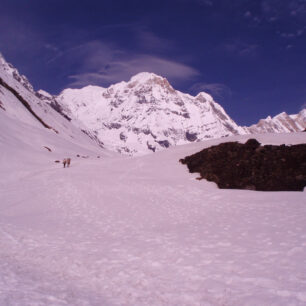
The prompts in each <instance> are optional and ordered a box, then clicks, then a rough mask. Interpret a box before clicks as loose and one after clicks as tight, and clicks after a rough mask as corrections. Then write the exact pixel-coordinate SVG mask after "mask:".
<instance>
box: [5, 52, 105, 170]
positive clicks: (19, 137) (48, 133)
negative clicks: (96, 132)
mask: <svg viewBox="0 0 306 306" xmlns="http://www.w3.org/2000/svg"><path fill="white" fill-rule="evenodd" d="M0 106H1V107H0V130H1V141H2V142H1V147H2V149H1V152H2V154H1V158H3V159H6V158H8V156H7V155H6V154H7V152H8V151H7V150H6V149H5V144H6V143H11V144H12V142H13V143H14V148H15V150H16V151H18V152H19V154H20V155H22V154H27V152H28V151H29V150H27V149H26V148H28V149H29V148H32V149H34V148H35V150H38V151H41V150H43V151H46V152H47V149H46V148H45V147H48V148H50V149H51V150H52V152H55V154H56V153H61V154H62V155H64V156H65V154H69V155H70V154H72V153H73V154H74V153H76V152H78V153H79V154H85V153H84V152H88V151H90V152H96V153H95V154H97V152H103V151H102V150H101V147H100V146H99V143H97V142H96V141H93V140H91V139H90V138H89V137H88V136H87V135H85V134H84V133H83V132H82V131H81V130H80V128H79V127H75V126H73V125H72V124H71V123H70V122H69V120H68V119H67V118H65V117H63V116H62V115H60V114H59V113H58V112H57V111H55V110H54V109H53V108H52V107H51V106H50V104H48V103H46V102H45V101H43V100H42V99H39V98H38V97H37V94H36V93H35V92H34V90H33V87H32V86H31V84H30V83H29V82H28V80H27V79H26V77H24V76H20V74H19V73H18V71H17V70H16V69H15V68H13V66H11V65H10V64H8V63H6V61H5V60H4V59H3V57H2V56H0ZM25 135H26V136H25ZM83 151H84V152H83ZM9 154H10V153H9ZM58 157H59V156H58ZM29 158H30V156H29ZM30 159H31V158H30ZM7 166H8V168H9V167H10V166H11V165H9V164H8V165H7Z"/></svg>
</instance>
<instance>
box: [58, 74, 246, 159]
mask: <svg viewBox="0 0 306 306" xmlns="http://www.w3.org/2000/svg"><path fill="white" fill-rule="evenodd" d="M56 100H57V102H58V103H59V104H60V105H61V106H62V108H63V109H64V110H65V111H66V114H67V116H69V117H71V118H73V119H74V122H76V121H79V122H80V123H81V124H82V125H84V126H86V127H87V129H88V130H89V131H91V132H92V133H94V134H95V135H97V137H98V138H99V139H100V140H101V141H102V142H103V143H104V144H105V145H106V146H107V147H109V148H111V149H112V150H115V151H118V152H122V153H128V154H130V155H133V154H144V153H148V152H152V151H153V152H155V151H158V150H162V149H164V148H167V147H170V146H173V145H177V144H184V143H188V142H194V141H201V140H204V139H207V138H216V137H222V136H229V135H233V134H243V133H245V132H244V129H242V128H240V127H239V126H237V125H236V123H235V122H234V121H233V120H231V119H230V118H229V116H228V115H227V114H226V112H225V111H224V109H223V108H222V107H221V106H220V105H219V104H218V103H216V102H215V101H214V100H213V98H212V97H211V96H210V95H208V94H206V93H200V94H199V95H197V96H196V97H193V96H191V95H189V94H184V93H182V92H179V91H177V90H175V89H174V88H173V87H172V86H171V85H170V83H169V82H168V80H167V79H165V78H163V77H161V76H158V75H156V74H154V73H148V72H143V73H139V74H137V75H135V76H133V77H132V78H131V79H130V81H128V82H120V83H118V84H114V85H112V86H110V87H109V88H102V87H85V88H82V89H69V90H65V91H63V92H62V93H61V94H60V95H59V96H58V97H57V98H56ZM206 102H207V103H206Z"/></svg>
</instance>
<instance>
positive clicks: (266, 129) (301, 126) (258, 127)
mask: <svg viewBox="0 0 306 306" xmlns="http://www.w3.org/2000/svg"><path fill="white" fill-rule="evenodd" d="M305 129H306V109H303V110H301V111H300V112H299V113H298V114H297V115H288V114H286V113H285V112H283V113H280V114H278V115H276V116H275V117H273V118H271V117H270V116H269V117H267V118H266V119H261V120H259V122H258V123H257V124H253V125H251V126H250V127H246V131H247V132H249V133H251V134H258V133H291V132H299V131H303V130H305Z"/></svg>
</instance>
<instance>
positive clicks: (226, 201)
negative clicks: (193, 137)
mask: <svg viewBox="0 0 306 306" xmlns="http://www.w3.org/2000/svg"><path fill="white" fill-rule="evenodd" d="M0 116H1V117H0V127H1V134H0V151H1V155H0V173H1V176H0V305H6V306H7V305H9V306H13V305H18V306H19V305H23V306H27V305H31V306H32V305H75V306H78V305H133V306H137V305H176V306H177V305H190V306H191V305H192V306H195V305H201V306H202V305H205V306H206V305H211V306H221V305H222V306H224V305H232V306H239V305H244V306H245V305H250V306H251V305H261V306H265V305H275V306H282V305H283V306H287V305H305V304H306V277H305V276H306V225H305V224H306V201H305V200H306V197H305V191H304V192H256V191H242V190H220V189H218V188H217V187H216V185H215V184H214V183H209V182H207V181H205V180H201V181H198V180H196V179H195V178H196V176H197V175H191V174H189V173H188V170H187V168H186V166H183V165H181V164H180V163H179V162H178V160H179V159H180V158H183V157H185V156H186V155H190V154H192V153H195V152H198V151H200V150H201V149H203V148H205V147H209V146H211V145H215V144H218V143H220V142H224V141H232V140H238V141H241V142H245V141H246V140H247V139H248V138H249V137H248V136H234V137H229V138H222V139H218V140H208V141H205V142H201V143H193V144H189V145H183V146H177V147H173V148H170V149H168V150H164V151H161V152H158V153H155V154H151V155H146V156H141V157H133V158H128V157H122V156H118V155H115V154H113V155H112V154H104V155H101V158H97V151H94V150H92V151H89V150H88V149H86V147H84V146H83V147H82V146H81V145H79V146H76V145H75V144H74V143H72V142H68V141H64V140H62V139H61V138H59V137H58V135H56V134H54V133H53V134H50V135H52V137H50V135H49V134H47V135H49V137H50V143H48V144H49V146H52V149H53V151H52V152H48V151H47V150H44V149H42V148H41V145H42V140H43V139H44V137H46V134H45V133H46V131H45V130H46V129H43V128H39V129H38V128H36V127H33V126H30V125H28V124H26V123H22V122H20V123H18V122H17V121H14V120H12V119H11V118H9V117H8V116H6V114H5V111H3V110H1V109H0ZM18 125H19V126H18ZM4 127H5V129H4ZM4 131H5V133H4ZM47 132H48V131H47ZM48 133H50V132H48ZM35 135H36V137H35ZM256 138H257V139H258V140H259V141H260V142H261V143H263V144H282V143H287V144H296V143H303V142H305V133H294V134H277V135H275V134H265V135H263V134H262V135H256ZM45 141H47V138H45ZM77 152H78V153H79V154H81V155H86V156H88V158H77V157H75V154H76V153H77ZM68 153H69V154H70V157H72V164H71V167H70V168H66V169H64V168H63V167H62V165H61V164H56V163H54V160H56V159H61V158H63V157H66V156H67V154H68Z"/></svg>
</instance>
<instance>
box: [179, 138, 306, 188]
mask: <svg viewBox="0 0 306 306" xmlns="http://www.w3.org/2000/svg"><path fill="white" fill-rule="evenodd" d="M180 162H181V163H182V164H186V165H187V167H188V169H189V172H191V173H199V174H200V177H199V178H198V179H206V180H208V181H212V182H215V183H216V184H217V185H218V187H219V188H223V189H249V190H258V191H303V189H304V187H305V186H306V144H298V145H291V146H286V145H280V146H276V145H264V146H262V145H261V144H260V143H259V142H258V141H257V140H256V139H249V140H248V141H247V142H246V143H245V144H241V143H238V142H227V143H221V144H219V145H217V146H212V147H210V148H207V149H204V150H202V151H200V152H198V153H196V154H193V155H190V156H187V157H185V158H184V159H181V160H180Z"/></svg>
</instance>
